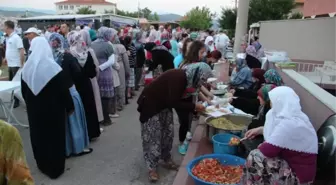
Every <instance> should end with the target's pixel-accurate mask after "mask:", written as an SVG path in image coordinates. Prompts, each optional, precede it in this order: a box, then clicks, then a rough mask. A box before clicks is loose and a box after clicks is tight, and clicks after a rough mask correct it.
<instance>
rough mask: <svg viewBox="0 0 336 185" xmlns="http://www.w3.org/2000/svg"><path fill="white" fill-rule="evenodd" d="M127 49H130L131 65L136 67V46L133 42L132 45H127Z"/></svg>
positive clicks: (129, 59) (129, 58)
mask: <svg viewBox="0 0 336 185" xmlns="http://www.w3.org/2000/svg"><path fill="white" fill-rule="evenodd" d="M127 51H129V55H128V61H129V65H130V67H131V68H134V67H135V64H136V48H135V46H134V45H133V44H132V45H131V46H128V47H127Z"/></svg>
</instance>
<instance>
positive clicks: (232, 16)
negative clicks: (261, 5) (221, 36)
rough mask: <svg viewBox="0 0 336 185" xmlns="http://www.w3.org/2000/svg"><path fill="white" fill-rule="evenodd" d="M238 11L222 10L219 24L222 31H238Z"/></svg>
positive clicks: (232, 9) (233, 9) (231, 9)
mask: <svg viewBox="0 0 336 185" xmlns="http://www.w3.org/2000/svg"><path fill="white" fill-rule="evenodd" d="M236 20H237V10H236V9H235V8H222V12H221V17H220V19H219V24H220V26H221V28H222V29H236Z"/></svg>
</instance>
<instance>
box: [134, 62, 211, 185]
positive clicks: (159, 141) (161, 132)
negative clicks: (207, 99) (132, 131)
mask: <svg viewBox="0 0 336 185" xmlns="http://www.w3.org/2000/svg"><path fill="white" fill-rule="evenodd" d="M209 76H211V69H210V67H209V66H208V65H206V64H202V63H198V64H191V65H189V66H188V67H187V68H186V70H181V69H174V70H169V71H167V72H165V73H163V74H162V75H160V76H159V77H158V78H156V79H155V80H154V81H153V82H152V83H150V84H149V85H148V86H146V87H145V88H144V90H143V92H142V93H141V95H140V96H139V99H138V101H137V103H138V111H139V113H140V122H141V136H142V146H143V152H144V158H145V162H146V165H147V168H148V170H149V180H150V181H157V180H158V179H159V176H158V173H157V166H158V162H159V159H163V161H164V166H165V167H167V168H168V169H172V170H177V169H178V166H177V165H176V164H175V163H174V162H173V161H172V156H171V153H170V152H171V149H172V143H173V135H174V131H173V128H174V126H173V124H174V123H173V112H172V108H175V109H176V108H179V109H183V110H185V111H189V112H192V111H194V110H196V111H198V112H201V111H204V110H205V107H204V106H203V105H201V104H195V103H192V102H185V101H182V97H183V96H185V94H186V93H188V92H186V89H188V88H195V89H198V88H199V87H200V86H201V84H202V83H204V82H205V81H206V80H207V78H208V77H209Z"/></svg>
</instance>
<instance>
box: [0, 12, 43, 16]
mask: <svg viewBox="0 0 336 185" xmlns="http://www.w3.org/2000/svg"><path fill="white" fill-rule="evenodd" d="M25 14H26V12H25V11H7V10H0V15H2V16H5V17H21V16H23V15H25ZM27 15H28V17H33V16H40V15H46V14H45V13H41V12H32V11H28V12H27Z"/></svg>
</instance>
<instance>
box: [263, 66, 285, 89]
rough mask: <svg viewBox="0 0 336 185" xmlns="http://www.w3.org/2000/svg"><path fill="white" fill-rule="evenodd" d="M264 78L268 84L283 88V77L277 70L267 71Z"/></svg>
mask: <svg viewBox="0 0 336 185" xmlns="http://www.w3.org/2000/svg"><path fill="white" fill-rule="evenodd" d="M264 77H265V81H266V83H267V84H274V85H276V86H281V85H282V84H283V82H282V78H281V76H280V75H279V73H278V72H277V71H276V70H275V69H269V70H268V71H266V73H265V74H264Z"/></svg>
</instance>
